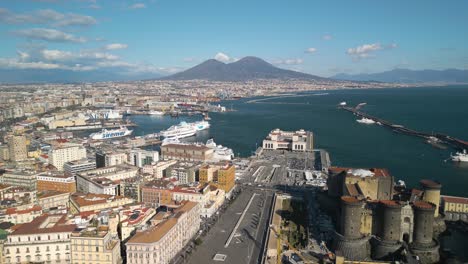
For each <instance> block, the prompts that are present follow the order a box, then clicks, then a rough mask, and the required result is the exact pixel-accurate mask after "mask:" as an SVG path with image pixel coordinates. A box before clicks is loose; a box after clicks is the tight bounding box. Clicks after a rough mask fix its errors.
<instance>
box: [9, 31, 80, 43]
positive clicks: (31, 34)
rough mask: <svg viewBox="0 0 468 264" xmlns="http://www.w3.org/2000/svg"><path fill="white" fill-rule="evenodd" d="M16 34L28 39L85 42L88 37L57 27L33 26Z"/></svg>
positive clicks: (15, 32)
mask: <svg viewBox="0 0 468 264" xmlns="http://www.w3.org/2000/svg"><path fill="white" fill-rule="evenodd" d="M13 33H14V34H15V35H17V36H20V37H25V38H28V39H38V40H45V41H53V42H74V43H84V42H86V39H85V38H83V37H77V36H75V35H72V34H69V33H65V32H62V31H59V30H56V29H47V28H31V29H23V30H18V31H14V32H13Z"/></svg>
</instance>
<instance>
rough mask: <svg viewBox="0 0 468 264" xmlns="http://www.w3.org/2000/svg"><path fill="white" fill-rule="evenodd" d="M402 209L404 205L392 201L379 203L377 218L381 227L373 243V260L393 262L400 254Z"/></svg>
mask: <svg viewBox="0 0 468 264" xmlns="http://www.w3.org/2000/svg"><path fill="white" fill-rule="evenodd" d="M402 207H403V205H402V204H400V203H398V202H396V201H392V200H383V201H380V202H379V207H378V211H379V212H378V214H377V216H378V222H379V223H380V226H379V228H378V230H377V234H376V237H375V238H374V239H373V243H372V246H373V248H372V249H373V250H372V258H373V259H378V260H393V259H395V257H397V256H398V255H399V254H400V249H401V247H402V243H401V242H400V237H401V209H402Z"/></svg>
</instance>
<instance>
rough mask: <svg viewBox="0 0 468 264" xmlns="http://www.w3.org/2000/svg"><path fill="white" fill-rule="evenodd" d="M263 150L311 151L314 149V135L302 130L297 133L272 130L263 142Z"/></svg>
mask: <svg viewBox="0 0 468 264" xmlns="http://www.w3.org/2000/svg"><path fill="white" fill-rule="evenodd" d="M262 147H263V149H265V150H277V149H279V150H291V151H312V150H313V149H314V134H313V133H312V132H311V131H305V130H304V129H301V130H298V131H282V130H280V129H278V128H277V129H274V130H272V131H271V132H270V134H268V136H267V137H266V138H265V139H264V140H263V144H262Z"/></svg>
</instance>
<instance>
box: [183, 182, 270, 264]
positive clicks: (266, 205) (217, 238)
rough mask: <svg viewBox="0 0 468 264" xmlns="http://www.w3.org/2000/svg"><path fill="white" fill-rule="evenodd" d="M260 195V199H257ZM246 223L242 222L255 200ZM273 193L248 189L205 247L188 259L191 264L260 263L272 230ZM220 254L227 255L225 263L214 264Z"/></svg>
mask: <svg viewBox="0 0 468 264" xmlns="http://www.w3.org/2000/svg"><path fill="white" fill-rule="evenodd" d="M254 193H256V194H257V195H254ZM252 196H253V199H252V202H251V204H250V207H249V208H248V209H247V210H246V213H245V215H244V217H243V219H242V220H241V221H240V222H239V219H240V217H241V215H242V213H243V211H244V210H245V208H246V207H247V205H248V203H249V201H250V199H251V198H252ZM272 198H273V192H272V191H270V190H254V189H251V188H246V189H244V190H243V191H242V192H241V193H240V194H239V196H238V197H237V199H236V200H235V201H234V202H233V204H231V205H230V206H229V207H228V208H227V210H226V211H225V212H224V213H223V214H222V215H221V216H220V217H219V220H218V221H217V223H216V224H215V225H214V226H213V227H212V228H211V230H210V231H209V232H208V234H207V235H206V236H205V237H202V240H203V243H202V244H201V245H200V246H198V247H197V248H196V250H195V251H194V252H193V253H192V255H191V256H190V257H189V258H188V261H187V262H188V263H194V264H195V263H227V264H231V263H232V264H235V263H246V264H251V263H252V264H253V263H258V259H259V257H260V252H261V249H262V248H263V242H264V236H265V234H266V231H267V228H268V217H269V214H268V213H269V211H270V208H271V206H272V204H271V202H272ZM238 222H239V225H238V227H237V229H236V232H235V234H234V235H233V238H232V240H231V242H230V243H229V245H227V247H226V246H225V245H226V242H227V241H228V239H229V237H230V235H231V233H232V232H233V231H234V229H235V227H236V224H237V223H238ZM216 254H224V255H226V259H225V260H224V261H214V260H213V257H214V256H215V255H216Z"/></svg>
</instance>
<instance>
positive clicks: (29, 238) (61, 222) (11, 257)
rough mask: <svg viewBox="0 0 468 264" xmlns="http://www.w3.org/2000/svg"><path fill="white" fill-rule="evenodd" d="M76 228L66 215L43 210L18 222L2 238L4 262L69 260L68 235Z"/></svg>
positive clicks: (66, 261)
mask: <svg viewBox="0 0 468 264" xmlns="http://www.w3.org/2000/svg"><path fill="white" fill-rule="evenodd" d="M75 228H76V225H74V224H68V223H67V219H66V215H48V214H44V215H42V216H40V217H37V218H36V219H34V220H33V221H32V222H30V223H25V224H23V225H21V226H20V227H19V228H18V229H16V230H15V231H13V233H11V234H10V235H8V238H7V240H6V241H5V244H4V248H3V255H4V260H5V264H10V263H15V264H16V263H33V262H38V263H57V264H58V263H60V264H62V263H63V264H65V263H70V262H71V256H70V235H71V233H72V232H73V230H75Z"/></svg>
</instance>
